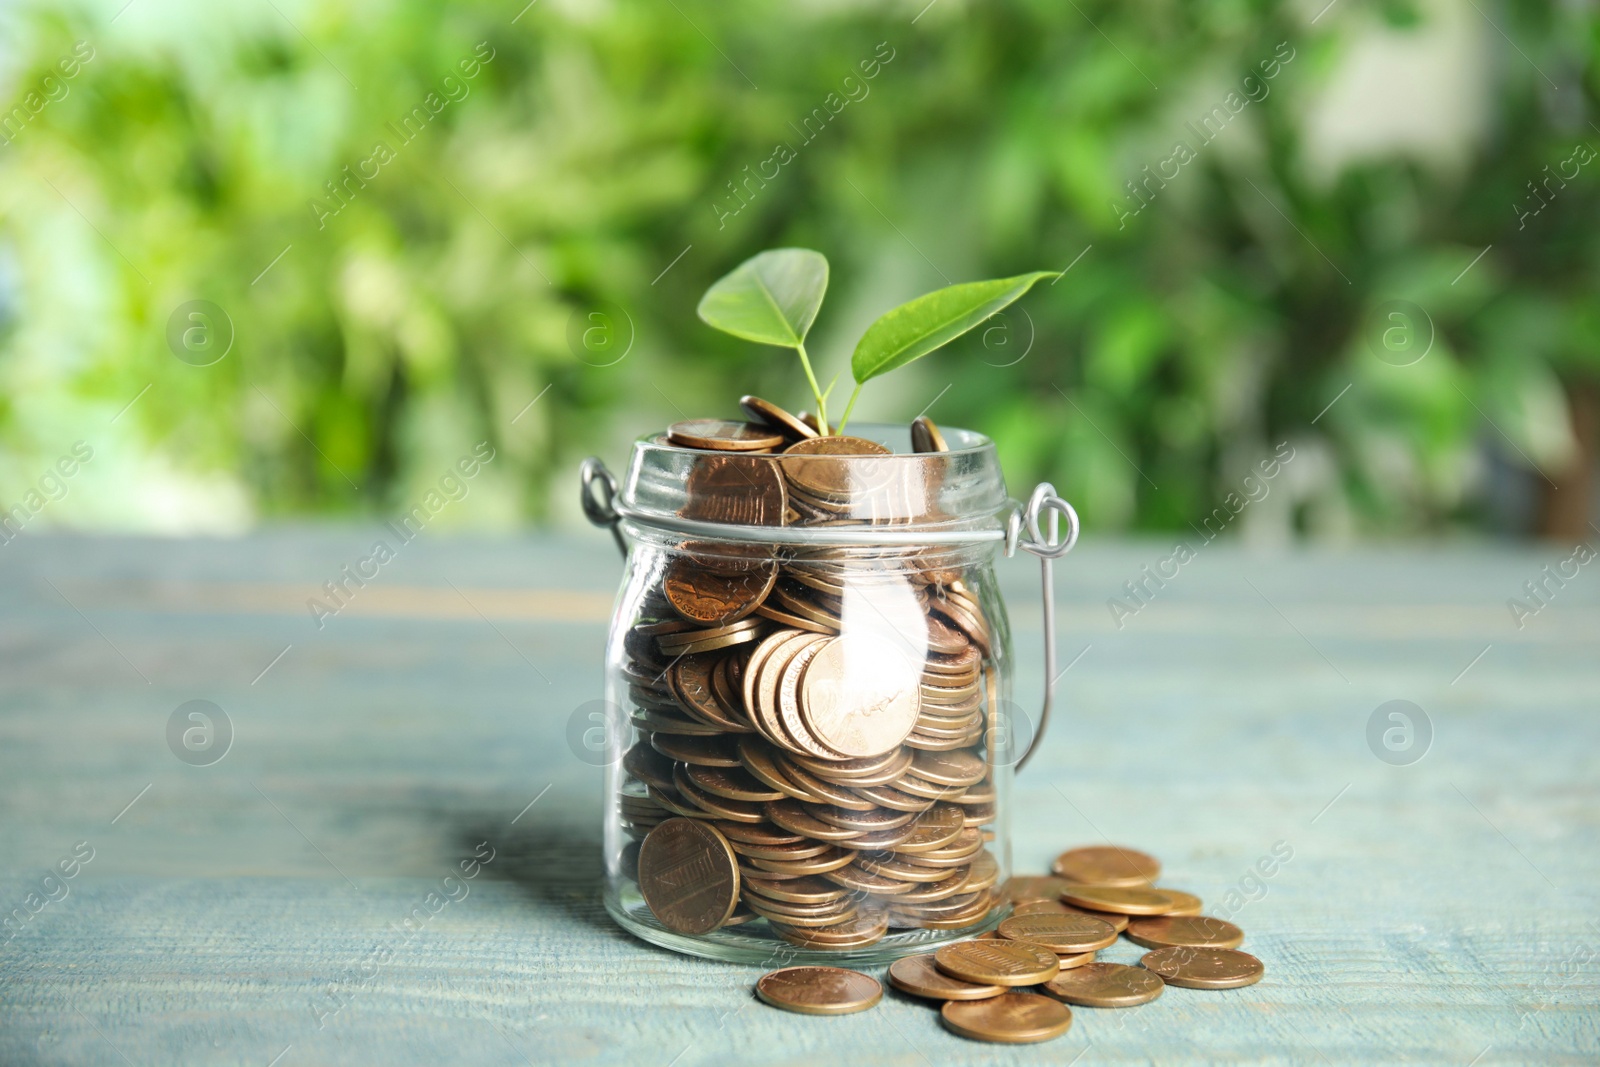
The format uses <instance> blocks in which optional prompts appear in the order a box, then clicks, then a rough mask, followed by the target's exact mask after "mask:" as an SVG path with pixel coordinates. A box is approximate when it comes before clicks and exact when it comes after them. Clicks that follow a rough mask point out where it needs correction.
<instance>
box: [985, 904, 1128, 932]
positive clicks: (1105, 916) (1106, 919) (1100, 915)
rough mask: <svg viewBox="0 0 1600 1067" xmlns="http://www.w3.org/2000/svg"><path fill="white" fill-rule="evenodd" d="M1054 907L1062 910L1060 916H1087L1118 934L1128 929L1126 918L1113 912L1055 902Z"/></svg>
mask: <svg viewBox="0 0 1600 1067" xmlns="http://www.w3.org/2000/svg"><path fill="white" fill-rule="evenodd" d="M1056 906H1057V907H1059V908H1061V909H1063V910H1062V912H1061V914H1067V913H1072V912H1076V913H1077V914H1079V915H1087V916H1089V917H1090V918H1091V919H1099V920H1100V921H1101V922H1103V923H1110V924H1111V928H1112V929H1113V930H1115V931H1116V932H1117V933H1119V934H1120V933H1122V931H1124V930H1126V929H1127V928H1128V917H1127V916H1126V915H1118V914H1117V913H1116V912H1114V911H1094V910H1092V909H1089V908H1074V907H1073V906H1072V905H1070V904H1061V903H1059V902H1057V904H1056ZM1013 914H1015V912H1013Z"/></svg>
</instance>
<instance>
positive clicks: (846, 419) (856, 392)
mask: <svg viewBox="0 0 1600 1067" xmlns="http://www.w3.org/2000/svg"><path fill="white" fill-rule="evenodd" d="M862 384H863V383H861V382H857V383H856V387H855V388H854V389H852V390H850V402H849V403H848V404H846V405H845V406H844V415H843V417H841V418H840V419H839V432H840V433H844V427H845V424H846V423H848V422H849V421H850V413H851V412H852V411H854V410H855V409H856V397H858V396H860V395H861V386H862Z"/></svg>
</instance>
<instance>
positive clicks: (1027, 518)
mask: <svg viewBox="0 0 1600 1067" xmlns="http://www.w3.org/2000/svg"><path fill="white" fill-rule="evenodd" d="M1046 512H1048V513H1049V515H1050V535H1049V537H1048V538H1047V537H1045V536H1044V535H1043V534H1041V533H1040V531H1039V518H1040V516H1041V515H1043V514H1044V513H1046ZM1063 517H1065V518H1066V520H1067V536H1066V537H1065V538H1062V537H1061V536H1060V533H1061V519H1062V518H1063ZM1024 532H1026V533H1027V535H1028V539H1027V540H1025V541H1024V540H1023V539H1022V535H1023V533H1024ZM1077 543H1078V512H1077V511H1076V510H1075V509H1074V508H1073V506H1072V505H1071V504H1069V503H1067V502H1066V501H1065V500H1062V499H1061V498H1060V497H1058V496H1056V487H1055V486H1053V485H1051V484H1050V483H1049V482H1040V483H1039V484H1038V485H1036V486H1034V489H1033V495H1032V496H1030V497H1029V498H1028V503H1027V504H1026V505H1025V506H1023V507H1019V508H1017V509H1016V510H1015V511H1013V512H1012V513H1011V517H1010V518H1009V519H1007V520H1006V555H1007V556H1014V555H1016V554H1017V549H1019V548H1020V549H1022V550H1023V551H1024V552H1031V553H1033V554H1034V555H1035V556H1038V557H1039V584H1040V587H1041V588H1042V590H1043V594H1044V704H1043V706H1042V707H1040V709H1039V728H1038V729H1037V730H1035V731H1034V732H1033V740H1032V741H1031V742H1029V744H1028V751H1026V752H1024V753H1023V754H1022V758H1021V759H1019V760H1017V770H1019V771H1020V770H1022V768H1023V767H1025V766H1026V765H1027V763H1028V760H1029V759H1030V758H1031V757H1032V756H1033V750H1034V749H1036V748H1038V747H1039V742H1040V741H1042V740H1043V739H1044V732H1045V730H1046V729H1047V728H1048V727H1049V725H1050V708H1051V706H1052V705H1054V703H1055V693H1056V600H1055V572H1054V567H1053V564H1054V563H1055V561H1056V560H1058V559H1060V558H1061V557H1062V556H1064V555H1066V554H1067V553H1068V552H1071V551H1072V546H1073V545H1075V544H1077Z"/></svg>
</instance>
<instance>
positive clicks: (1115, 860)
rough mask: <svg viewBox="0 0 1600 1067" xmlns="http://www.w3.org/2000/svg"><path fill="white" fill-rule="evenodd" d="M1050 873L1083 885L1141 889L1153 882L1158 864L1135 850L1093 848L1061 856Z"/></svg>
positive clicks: (1076, 849) (1073, 851)
mask: <svg viewBox="0 0 1600 1067" xmlns="http://www.w3.org/2000/svg"><path fill="white" fill-rule="evenodd" d="M1051 869H1052V870H1054V871H1055V872H1056V873H1057V874H1059V875H1060V876H1061V877H1063V878H1065V879H1066V880H1067V881H1069V882H1078V883H1081V884H1083V885H1114V886H1143V885H1149V884H1150V883H1152V882H1154V881H1155V880H1156V876H1157V875H1159V874H1160V873H1161V862H1160V861H1159V860H1157V859H1156V858H1155V857H1154V856H1150V855H1147V854H1145V853H1143V852H1140V851H1139V850H1138V849H1134V848H1122V847H1120V846H1117V845H1094V846H1091V847H1089V848H1075V849H1072V850H1070V851H1067V852H1063V853H1062V854H1061V855H1059V856H1057V857H1056V861H1055V863H1054V864H1053V865H1052V868H1051Z"/></svg>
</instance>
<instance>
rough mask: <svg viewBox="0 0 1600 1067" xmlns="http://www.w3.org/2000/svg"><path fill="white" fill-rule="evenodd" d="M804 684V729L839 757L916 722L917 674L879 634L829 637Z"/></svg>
mask: <svg viewBox="0 0 1600 1067" xmlns="http://www.w3.org/2000/svg"><path fill="white" fill-rule="evenodd" d="M820 440H832V438H820ZM801 686H802V690H801V702H802V704H803V707H804V717H805V724H806V727H807V728H808V730H809V732H810V734H811V735H812V736H813V737H814V738H815V739H816V740H817V741H818V742H820V744H821V745H823V746H825V749H831V750H832V751H833V752H834V753H836V754H838V755H842V756H847V757H851V756H853V757H857V758H860V757H866V756H876V755H879V754H880V753H884V752H888V751H891V750H892V749H894V748H895V746H897V745H899V744H900V742H901V741H903V740H905V738H906V736H907V735H908V734H910V733H911V728H912V727H913V726H915V725H916V722H917V708H918V699H917V685H916V673H915V672H914V671H913V670H912V668H911V665H910V664H909V663H908V662H907V661H906V658H905V656H904V655H903V654H902V653H901V651H900V649H899V648H897V647H896V646H895V645H894V644H893V643H892V642H890V641H888V640H887V639H885V638H883V637H880V636H878V635H877V634H875V633H871V632H868V633H861V634H854V635H852V636H851V638H850V640H848V641H846V640H844V639H842V638H833V639H831V640H829V641H828V642H827V643H826V644H825V645H824V646H823V647H822V649H821V650H820V651H819V652H818V653H817V655H816V657H815V658H814V659H812V660H811V664H810V666H809V667H807V668H806V672H805V676H804V678H803V679H802V681H801Z"/></svg>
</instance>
